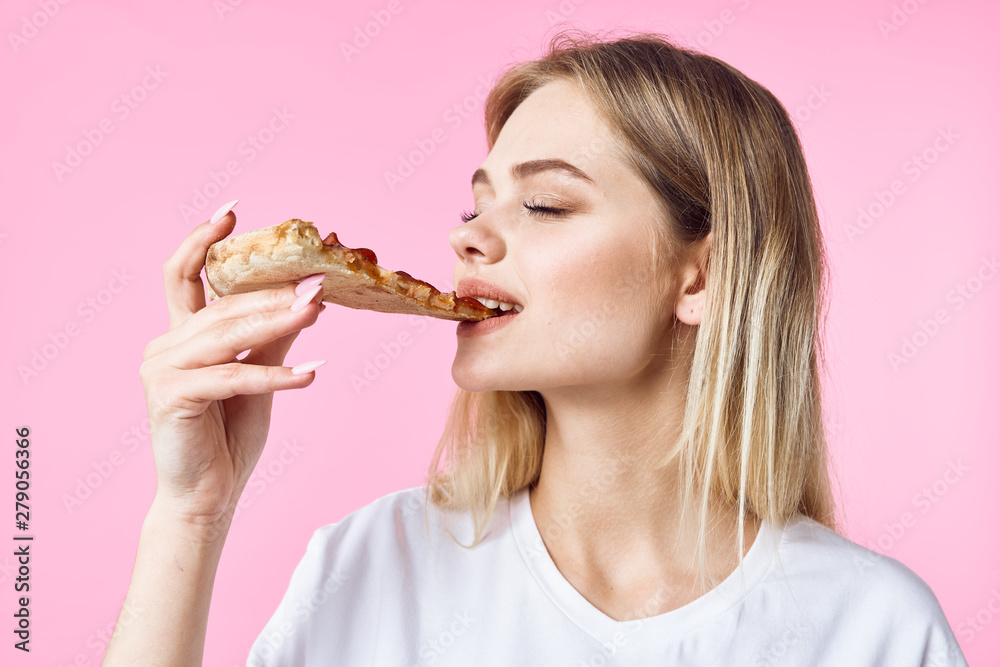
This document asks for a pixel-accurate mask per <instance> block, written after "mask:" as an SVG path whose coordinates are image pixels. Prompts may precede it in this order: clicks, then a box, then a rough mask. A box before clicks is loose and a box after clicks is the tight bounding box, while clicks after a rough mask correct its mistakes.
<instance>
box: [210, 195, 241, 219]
mask: <svg viewBox="0 0 1000 667" xmlns="http://www.w3.org/2000/svg"><path fill="white" fill-rule="evenodd" d="M239 201H240V200H239V199H234V200H233V201H231V202H229V203H228V204H223V205H222V206H221V207H220V208H219V210H218V211H216V212H215V214H214V215H213V216H212V223H211V224H213V225H214V224H215V223H217V222H218V221H219V220H222V219H223V218H224V217H226V213H229V212H230V211H232V210H233V207H234V206H236V204H237V203H238V202H239Z"/></svg>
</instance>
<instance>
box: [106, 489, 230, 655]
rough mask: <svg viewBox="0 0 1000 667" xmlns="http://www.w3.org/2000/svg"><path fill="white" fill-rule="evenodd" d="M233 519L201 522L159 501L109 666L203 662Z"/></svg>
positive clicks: (144, 534) (142, 539)
mask: <svg viewBox="0 0 1000 667" xmlns="http://www.w3.org/2000/svg"><path fill="white" fill-rule="evenodd" d="M228 531H229V524H228V522H223V523H222V524H219V525H213V526H196V525H192V524H191V523H188V522H185V521H183V520H181V519H179V518H178V517H177V515H176V514H175V513H172V512H170V511H168V510H167V509H166V508H164V507H163V506H161V505H160V504H158V503H157V501H155V500H154V501H153V504H152V506H151V507H150V510H149V513H148V514H147V515H146V520H145V521H144V522H143V525H142V531H141V533H140V536H139V547H138V551H137V554H136V559H135V566H134V567H133V569H132V581H131V583H130V584H129V589H128V594H127V595H126V597H125V603H124V605H123V608H122V613H121V614H120V615H119V617H118V623H117V624H116V626H115V631H114V634H113V635H112V639H111V642H110V644H109V645H108V650H107V653H106V654H105V656H104V662H103V663H102V664H103V665H105V666H107V667H117V666H118V665H137V664H143V665H156V666H161V665H162V666H166V665H183V666H184V667H189V666H190V665H200V664H201V661H202V655H203V652H204V648H205V629H206V626H207V625H208V609H209V605H210V603H211V600H212V587H213V585H214V584H215V573H216V570H217V569H218V566H219V558H220V556H221V555H222V547H223V545H224V543H225V540H226V535H227V534H228Z"/></svg>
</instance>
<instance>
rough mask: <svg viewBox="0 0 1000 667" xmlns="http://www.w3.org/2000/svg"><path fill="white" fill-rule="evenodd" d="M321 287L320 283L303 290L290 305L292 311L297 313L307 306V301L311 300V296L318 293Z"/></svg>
mask: <svg viewBox="0 0 1000 667" xmlns="http://www.w3.org/2000/svg"><path fill="white" fill-rule="evenodd" d="M321 289H323V286H322V285H316V286H315V287H313V288H311V289H310V290H309V291H308V292H303V293H302V295H301V296H299V298H298V299H296V300H295V303H293V304H292V307H291V310H292V312H293V313H297V312H299V311H300V310H302V309H303V308H305V307H306V306H308V305H309V302H310V301H312V298H313V297H314V296H316V294H318V293H319V291H320V290H321Z"/></svg>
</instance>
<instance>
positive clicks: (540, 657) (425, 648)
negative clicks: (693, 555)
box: [247, 487, 967, 667]
mask: <svg viewBox="0 0 1000 667" xmlns="http://www.w3.org/2000/svg"><path fill="white" fill-rule="evenodd" d="M430 519H431V521H430V524H429V528H430V531H429V535H428V532H427V527H428V526H427V524H425V522H424V492H423V487H413V488H410V489H404V490H402V491H397V492H395V493H391V494H389V495H386V496H384V497H382V498H379V499H378V500H376V501H374V502H372V503H370V504H369V505H367V506H365V507H362V508H361V509H359V510H357V511H355V512H353V513H351V514H350V515H348V516H346V517H345V518H344V519H342V520H341V521H339V522H337V523H334V524H331V525H328V526H324V527H322V528H320V529H318V530H317V531H316V532H315V533H314V535H313V537H312V539H311V540H310V541H309V545H308V547H307V548H306V553H305V556H304V557H303V559H302V561H301V562H300V563H299V565H298V566H297V567H296V568H295V571H294V573H293V574H292V578H291V583H290V584H289V587H288V591H287V592H286V593H285V596H284V598H283V600H282V602H281V604H280V605H279V606H278V609H277V611H276V612H275V614H274V616H273V617H272V618H271V620H270V621H269V622H268V623H267V625H266V626H265V627H264V629H263V630H262V631H261V633H260V636H259V637H258V638H257V640H256V641H255V642H254V645H253V647H252V649H251V651H250V656H249V659H248V661H247V666H248V667H263V666H265V665H267V666H270V665H282V666H290V665H295V666H299V665H306V666H312V665H342V666H344V667H355V666H360V665H364V666H366V667H367V666H369V665H371V666H376V667H382V666H387V667H388V666H392V667H395V666H406V667H410V666H416V665H461V666H462V667H470V666H473V667H492V666H494V665H505V666H506V665H511V666H518V667H522V666H531V665H539V666H541V665H544V666H546V667H550V666H554V665H558V666H562V665H565V666H566V667H591V666H598V665H628V666H633V665H634V666H639V665H641V666H647V665H725V666H726V667H733V666H743V665H789V666H795V667H800V666H803V665H835V666H836V667H848V666H849V667H862V666H864V665H878V666H880V667H894V666H899V667H904V666H905V667H916V666H918V665H920V666H924V667H932V666H933V667H939V666H944V665H949V666H951V665H961V666H964V667H967V663H966V661H965V658H964V657H963V655H962V652H961V650H960V649H959V647H958V643H957V642H956V640H955V636H954V634H953V633H952V630H951V628H950V627H949V625H948V621H947V620H946V619H945V616H944V613H943V612H942V611H941V607H940V605H939V604H938V601H937V598H936V597H935V596H934V593H933V592H932V591H931V589H930V588H929V587H928V586H927V584H926V583H924V581H923V580H922V579H921V578H920V577H918V576H917V575H916V574H914V573H913V572H912V571H911V570H910V569H908V568H907V567H906V566H905V565H903V564H902V563H900V562H899V561H897V560H895V559H892V558H889V557H885V556H881V555H878V554H875V553H874V552H872V551H869V550H868V549H865V548H864V547H861V546H859V545H857V544H855V543H853V542H851V541H849V540H847V539H846V538H844V537H841V536H840V535H838V534H837V533H835V532H833V531H831V530H829V529H828V528H826V527H824V526H822V525H821V524H819V523H817V522H815V521H813V520H812V519H809V518H807V517H804V516H802V515H797V516H796V517H795V518H794V519H792V520H791V521H789V522H788V523H787V524H786V525H785V526H784V528H778V527H775V526H772V525H771V524H768V523H766V522H765V523H764V524H763V525H762V526H761V529H760V531H759V532H758V535H757V537H756V538H755V541H754V543H753V545H752V547H751V548H750V549H749V551H748V552H747V553H746V555H745V556H744V561H743V570H742V582H741V577H740V570H739V568H737V570H736V571H734V572H733V573H732V574H731V575H730V576H729V577H728V578H727V579H725V580H724V581H723V582H722V583H721V584H719V585H718V586H717V587H716V588H714V589H712V590H711V591H709V592H708V593H707V594H706V595H704V596H702V597H700V598H698V599H697V600H695V601H693V602H691V603H689V604H686V605H684V606H682V607H680V608H678V609H675V610H673V611H669V612H667V613H664V614H660V615H657V616H652V617H647V618H642V619H640V620H636V621H615V620H614V619H612V618H611V617H609V616H607V615H605V614H604V613H603V612H601V611H600V610H598V609H597V608H596V607H594V606H593V605H591V604H590V603H589V602H588V601H587V599H586V598H584V597H583V596H582V595H581V594H580V593H579V592H577V590H576V589H575V588H573V586H572V585H571V584H570V583H569V582H568V581H567V580H566V579H565V578H563V576H562V574H561V573H560V572H559V570H558V569H557V568H556V566H555V563H554V562H553V561H552V559H551V557H550V556H549V553H548V551H547V550H546V548H545V546H544V543H543V542H542V539H541V535H540V534H539V531H538V528H537V526H536V524H535V520H534V517H533V515H532V513H531V504H530V503H529V502H528V491H527V489H525V490H522V491H521V492H519V493H517V494H516V495H515V496H513V497H512V498H511V499H510V501H507V500H505V499H503V498H501V499H500V501H499V502H498V504H497V507H496V509H495V512H494V515H493V517H492V519H491V522H490V524H489V528H488V535H487V536H486V537H485V539H484V541H483V542H482V543H480V544H479V545H477V546H476V547H475V548H473V549H466V548H463V547H461V546H459V545H458V544H456V543H455V542H454V540H453V539H452V538H451V537H450V536H449V535H448V534H447V532H445V530H444V528H445V527H447V528H448V529H449V530H451V531H452V533H453V534H454V535H455V537H457V538H458V539H459V540H460V541H461V542H462V543H463V544H466V545H467V544H470V543H471V541H472V535H473V530H472V521H471V518H470V517H469V516H468V514H467V513H463V512H457V511H450V510H439V509H438V508H437V507H435V506H433V505H432V506H431V508H430ZM776 556H777V558H776ZM741 584H742V586H741ZM636 616H637V617H638V616H641V614H636Z"/></svg>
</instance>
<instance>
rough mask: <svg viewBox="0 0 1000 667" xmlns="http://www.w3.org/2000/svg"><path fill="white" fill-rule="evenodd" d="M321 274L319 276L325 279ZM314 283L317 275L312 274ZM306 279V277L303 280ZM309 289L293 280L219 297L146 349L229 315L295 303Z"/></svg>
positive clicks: (169, 342)
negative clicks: (292, 281)
mask: <svg viewBox="0 0 1000 667" xmlns="http://www.w3.org/2000/svg"><path fill="white" fill-rule="evenodd" d="M322 277H323V275H322V274H319V276H318V278H319V279H322ZM309 278H310V279H312V282H310V283H308V284H307V285H312V284H314V283H315V281H316V279H317V276H310V277H309ZM301 282H304V281H300V283H301ZM308 291H309V288H308V286H302V287H299V286H298V285H297V284H295V283H293V284H290V285H286V286H284V287H279V288H275V289H264V290H257V291H254V292H245V293H243V294H230V295H229V296H224V297H222V298H219V299H216V300H215V301H213V302H212V303H210V304H208V305H207V306H206V307H204V308H202V309H201V310H199V311H198V312H196V313H194V314H193V315H190V316H189V317H188V318H187V320H186V321H185V322H184V323H183V324H181V325H180V326H179V327H177V328H176V329H171V330H170V331H168V332H166V333H165V334H163V335H162V336H159V337H158V338H156V339H155V340H154V341H152V342H150V344H149V346H148V347H147V349H146V356H147V357H149V356H151V355H152V354H156V353H158V352H161V351H163V350H165V349H167V348H170V347H174V346H175V345H179V344H180V343H182V342H183V341H185V340H187V339H189V338H191V337H192V336H193V335H194V334H196V333H198V332H199V331H201V330H203V329H207V328H208V327H210V326H212V325H214V324H216V323H218V322H221V321H222V320H226V319H234V318H240V317H247V316H249V315H253V314H255V313H264V312H271V311H276V310H281V309H284V308H289V307H291V306H292V304H294V303H295V300H296V299H298V298H299V296H300V295H303V294H305V293H306V292H308Z"/></svg>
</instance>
